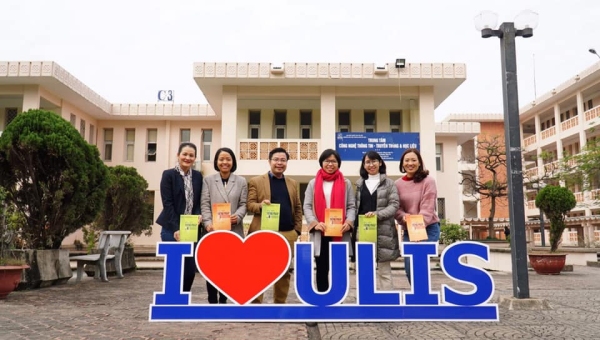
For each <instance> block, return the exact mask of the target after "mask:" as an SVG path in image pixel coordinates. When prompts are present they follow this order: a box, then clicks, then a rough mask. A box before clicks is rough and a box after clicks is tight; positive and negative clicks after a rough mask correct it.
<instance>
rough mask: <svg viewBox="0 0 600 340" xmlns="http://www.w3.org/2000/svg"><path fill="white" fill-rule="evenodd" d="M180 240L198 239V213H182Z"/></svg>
mask: <svg viewBox="0 0 600 340" xmlns="http://www.w3.org/2000/svg"><path fill="white" fill-rule="evenodd" d="M179 241H180V242H197V241H198V215H181V216H180V217H179Z"/></svg>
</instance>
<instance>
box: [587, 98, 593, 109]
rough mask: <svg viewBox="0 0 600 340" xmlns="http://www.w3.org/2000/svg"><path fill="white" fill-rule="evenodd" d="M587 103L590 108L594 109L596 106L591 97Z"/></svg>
mask: <svg viewBox="0 0 600 340" xmlns="http://www.w3.org/2000/svg"><path fill="white" fill-rule="evenodd" d="M587 104H588V110H591V109H593V108H594V103H593V102H592V100H591V99H590V100H588V102H587Z"/></svg>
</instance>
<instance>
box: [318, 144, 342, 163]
mask: <svg viewBox="0 0 600 340" xmlns="http://www.w3.org/2000/svg"><path fill="white" fill-rule="evenodd" d="M331 155H333V156H334V157H335V159H336V160H337V162H338V168H339V167H341V166H342V158H341V157H340V154H339V153H338V152H337V151H335V150H333V149H327V150H324V151H323V152H322V153H321V156H320V157H319V165H320V166H321V168H322V167H323V162H324V161H325V160H326V159H327V158H329V157H331Z"/></svg>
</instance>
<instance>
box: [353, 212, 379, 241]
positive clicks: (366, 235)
mask: <svg viewBox="0 0 600 340" xmlns="http://www.w3.org/2000/svg"><path fill="white" fill-rule="evenodd" d="M358 240H359V241H360V242H371V243H377V216H371V217H367V216H365V215H358Z"/></svg>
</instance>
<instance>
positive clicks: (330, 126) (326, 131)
mask: <svg viewBox="0 0 600 340" xmlns="http://www.w3.org/2000/svg"><path fill="white" fill-rule="evenodd" d="M335 120H336V114H335V87H321V149H320V150H319V153H320V152H322V151H323V150H325V149H334V150H335V132H336V126H337V124H336V123H335Z"/></svg>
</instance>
